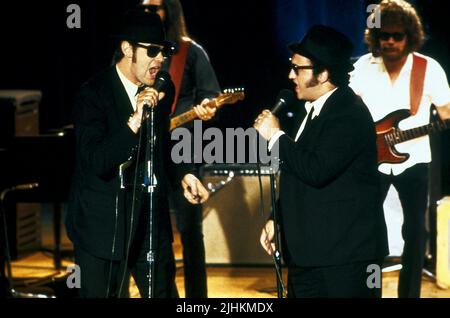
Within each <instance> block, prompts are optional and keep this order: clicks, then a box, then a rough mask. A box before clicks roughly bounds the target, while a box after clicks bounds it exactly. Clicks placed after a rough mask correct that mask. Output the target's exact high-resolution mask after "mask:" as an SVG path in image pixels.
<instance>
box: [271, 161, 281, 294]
mask: <svg viewBox="0 0 450 318" xmlns="http://www.w3.org/2000/svg"><path fill="white" fill-rule="evenodd" d="M271 170H272V171H271V172H270V196H271V199H272V202H271V203H272V215H273V223H274V238H275V251H274V255H273V259H274V263H275V271H276V274H277V295H278V298H283V280H282V279H283V273H282V270H281V253H280V238H279V229H278V212H277V204H276V191H275V171H273V169H272V168H271Z"/></svg>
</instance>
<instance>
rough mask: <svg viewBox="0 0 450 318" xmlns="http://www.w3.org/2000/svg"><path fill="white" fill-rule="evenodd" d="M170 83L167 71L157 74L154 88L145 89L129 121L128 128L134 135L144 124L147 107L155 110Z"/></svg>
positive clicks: (140, 94) (138, 97)
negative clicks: (143, 117) (143, 115)
mask: <svg viewBox="0 0 450 318" xmlns="http://www.w3.org/2000/svg"><path fill="white" fill-rule="evenodd" d="M169 83H170V75H169V73H167V72H165V71H159V72H158V74H156V79H155V83H154V84H153V86H152V87H150V86H147V87H145V88H144V89H143V90H142V91H141V92H140V93H139V94H138V95H137V99H136V111H135V112H134V114H133V115H132V116H131V117H130V119H129V120H128V126H129V127H130V128H131V130H132V131H133V132H134V133H137V132H138V131H139V128H140V127H141V122H142V114H143V111H144V109H145V107H150V108H153V107H155V106H156V105H157V104H158V102H159V101H160V100H161V99H163V98H164V96H165V93H164V90H165V89H166V87H167V85H168V84H169Z"/></svg>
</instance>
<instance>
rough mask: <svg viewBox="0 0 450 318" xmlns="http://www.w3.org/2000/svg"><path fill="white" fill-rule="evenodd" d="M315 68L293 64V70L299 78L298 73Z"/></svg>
mask: <svg viewBox="0 0 450 318" xmlns="http://www.w3.org/2000/svg"><path fill="white" fill-rule="evenodd" d="M313 68H314V66H313V65H297V64H294V63H291V69H292V70H293V71H294V73H295V75H297V76H298V73H299V72H300V70H311V69H313Z"/></svg>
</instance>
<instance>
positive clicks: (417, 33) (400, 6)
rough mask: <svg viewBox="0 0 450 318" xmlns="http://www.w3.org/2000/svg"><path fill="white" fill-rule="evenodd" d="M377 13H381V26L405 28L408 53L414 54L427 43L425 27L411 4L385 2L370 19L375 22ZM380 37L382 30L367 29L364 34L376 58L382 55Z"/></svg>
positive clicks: (398, 0) (385, 0)
mask: <svg viewBox="0 0 450 318" xmlns="http://www.w3.org/2000/svg"><path fill="white" fill-rule="evenodd" d="M377 13H380V18H381V25H400V26H403V27H405V32H406V36H407V39H408V40H407V49H408V52H414V51H417V50H418V49H420V48H421V46H422V45H423V43H424V41H425V34H424V31H423V25H422V21H421V20H420V17H419V15H418V14H417V12H416V10H415V9H414V7H413V6H412V5H411V4H409V3H408V2H406V1H404V0H383V1H381V3H380V4H379V5H378V7H377V9H376V10H375V11H374V12H372V14H371V15H370V17H369V19H371V20H372V21H373V20H374V18H375V14H377ZM379 35H380V28H367V29H366V31H365V34H364V40H365V42H366V44H367V45H368V46H369V50H370V51H371V52H372V53H373V54H374V55H375V56H378V55H379V54H380V42H379Z"/></svg>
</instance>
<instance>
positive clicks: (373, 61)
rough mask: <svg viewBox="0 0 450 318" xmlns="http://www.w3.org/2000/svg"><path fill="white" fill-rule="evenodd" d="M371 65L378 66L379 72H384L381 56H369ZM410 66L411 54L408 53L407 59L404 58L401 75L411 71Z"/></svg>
mask: <svg viewBox="0 0 450 318" xmlns="http://www.w3.org/2000/svg"><path fill="white" fill-rule="evenodd" d="M370 63H371V64H378V65H379V66H380V70H383V71H386V67H385V66H384V62H383V58H382V57H381V56H376V57H375V56H373V55H372V56H371V58H370ZM412 64H413V54H412V53H409V54H408V57H407V58H406V62H405V65H403V67H402V70H401V73H403V72H410V71H411V70H412Z"/></svg>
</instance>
